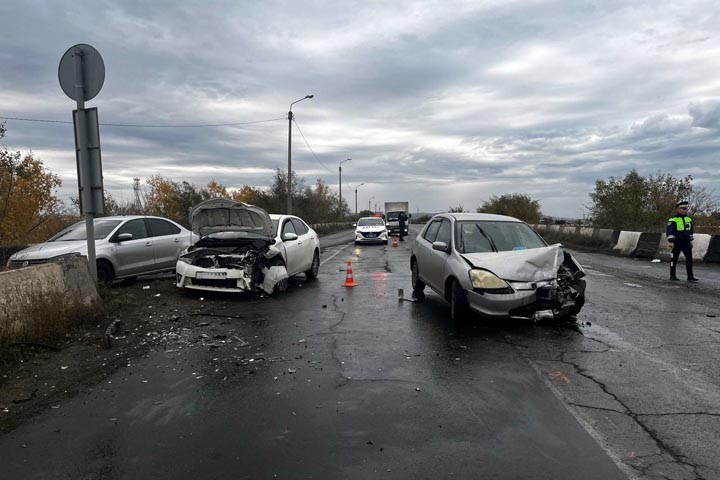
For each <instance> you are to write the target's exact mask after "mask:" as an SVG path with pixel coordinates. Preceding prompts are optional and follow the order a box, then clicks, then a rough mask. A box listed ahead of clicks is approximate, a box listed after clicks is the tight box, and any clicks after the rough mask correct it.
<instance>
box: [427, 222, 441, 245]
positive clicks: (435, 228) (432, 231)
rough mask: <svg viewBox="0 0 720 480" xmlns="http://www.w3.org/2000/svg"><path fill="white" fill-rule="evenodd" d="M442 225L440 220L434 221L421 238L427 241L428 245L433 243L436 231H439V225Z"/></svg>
mask: <svg viewBox="0 0 720 480" xmlns="http://www.w3.org/2000/svg"><path fill="white" fill-rule="evenodd" d="M441 223H442V220H435V221H434V222H432V223H431V224H430V225H429V226H428V228H427V230H425V235H423V238H424V239H425V240H427V241H428V242H430V243H433V242H434V241H435V237H436V236H437V233H438V230H440V224H441Z"/></svg>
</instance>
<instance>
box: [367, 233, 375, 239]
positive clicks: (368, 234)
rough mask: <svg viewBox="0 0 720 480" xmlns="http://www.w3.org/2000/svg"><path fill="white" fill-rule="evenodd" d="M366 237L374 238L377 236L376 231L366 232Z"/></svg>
mask: <svg viewBox="0 0 720 480" xmlns="http://www.w3.org/2000/svg"><path fill="white" fill-rule="evenodd" d="M366 235H367V237H368V238H375V237H377V233H367V234H366Z"/></svg>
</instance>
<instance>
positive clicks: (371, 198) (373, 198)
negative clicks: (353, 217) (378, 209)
mask: <svg viewBox="0 0 720 480" xmlns="http://www.w3.org/2000/svg"><path fill="white" fill-rule="evenodd" d="M373 200H375V197H370V200H368V211H369V212H372V201H373Z"/></svg>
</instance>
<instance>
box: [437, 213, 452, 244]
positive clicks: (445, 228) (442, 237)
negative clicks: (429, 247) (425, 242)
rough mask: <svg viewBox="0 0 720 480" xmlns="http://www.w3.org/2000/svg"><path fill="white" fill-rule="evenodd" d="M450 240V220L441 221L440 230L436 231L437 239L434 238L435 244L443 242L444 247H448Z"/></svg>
mask: <svg viewBox="0 0 720 480" xmlns="http://www.w3.org/2000/svg"><path fill="white" fill-rule="evenodd" d="M451 240H452V227H451V226H450V220H448V219H447V218H446V219H443V221H442V225H440V229H439V230H438V233H437V237H436V238H435V241H436V242H444V243H445V244H446V245H450V242H451Z"/></svg>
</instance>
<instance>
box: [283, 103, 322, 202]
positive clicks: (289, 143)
mask: <svg viewBox="0 0 720 480" xmlns="http://www.w3.org/2000/svg"><path fill="white" fill-rule="evenodd" d="M314 96H315V95H305V96H304V97H303V98H301V99H300V100H295V101H294V102H292V103H291V104H290V110H289V111H288V175H287V180H288V188H287V190H288V191H287V194H288V196H287V214H288V215H292V122H293V113H292V106H293V105H295V104H296V103H298V102H302V101H303V100H306V99H308V98H313V97H314Z"/></svg>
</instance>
